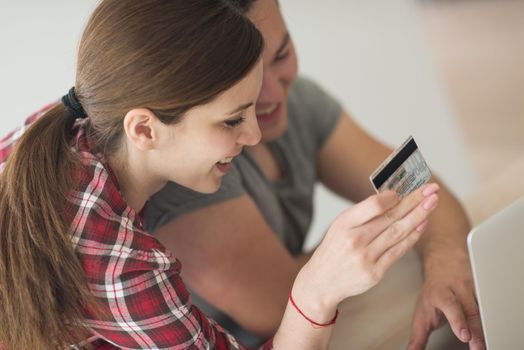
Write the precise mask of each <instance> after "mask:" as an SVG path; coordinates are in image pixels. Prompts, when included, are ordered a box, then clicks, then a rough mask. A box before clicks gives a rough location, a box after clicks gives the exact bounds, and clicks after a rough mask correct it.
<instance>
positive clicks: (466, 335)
mask: <svg viewBox="0 0 524 350" xmlns="http://www.w3.org/2000/svg"><path fill="white" fill-rule="evenodd" d="M460 338H462V340H463V341H464V342H467V341H469V331H468V330H467V329H462V330H461V331H460Z"/></svg>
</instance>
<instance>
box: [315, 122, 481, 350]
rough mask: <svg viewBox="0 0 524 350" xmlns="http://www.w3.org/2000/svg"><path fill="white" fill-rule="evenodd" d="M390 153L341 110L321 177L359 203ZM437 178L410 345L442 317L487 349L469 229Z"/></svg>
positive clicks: (323, 153)
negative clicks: (468, 241) (436, 201)
mask: <svg viewBox="0 0 524 350" xmlns="http://www.w3.org/2000/svg"><path fill="white" fill-rule="evenodd" d="M391 152H392V149H390V148H388V147H386V146H385V145H383V144H381V143H380V142H378V141H377V140H375V139H373V138H372V137H371V136H370V135H369V134H367V133H366V132H365V131H364V130H363V129H361V128H360V127H359V126H358V125H357V124H356V123H355V122H354V121H353V120H351V118H350V117H349V116H348V114H347V113H346V112H342V116H341V118H340V120H339V123H338V125H337V127H336V128H335V130H334V132H333V133H332V135H331V136H330V138H329V139H328V140H327V141H326V143H325V144H324V145H323V147H322V148H321V150H320V152H319V154H318V157H317V170H318V174H319V177H320V179H321V181H322V182H323V183H324V184H325V185H326V186H327V187H328V188H330V189H331V190H333V191H334V192H336V193H338V194H339V195H341V196H343V197H345V198H347V199H349V200H353V201H360V200H362V199H364V198H365V197H367V196H369V195H371V194H372V193H373V189H372V186H371V184H370V183H369V181H368V177H369V174H371V172H372V171H373V170H374V169H375V168H376V167H377V166H378V165H379V164H380V163H381V162H382V161H383V160H384V159H385V158H386V157H387V156H388V155H389V154H390V153H391ZM433 180H434V181H435V182H437V183H439V184H440V187H441V191H440V196H441V197H440V198H441V201H440V205H439V207H438V208H437V209H436V210H435V212H433V213H432V216H431V218H430V220H429V224H428V229H427V232H426V234H425V235H424V237H422V239H421V240H420V241H419V242H418V243H417V250H418V252H419V253H420V255H421V256H422V259H423V263H424V272H425V282H424V286H423V288H422V291H421V296H420V298H419V301H418V304H417V308H416V310H415V315H414V322H413V329H412V337H411V341H410V346H411V349H421V348H423V346H425V344H426V342H427V338H428V336H429V334H430V332H431V331H432V330H433V329H435V328H437V327H439V326H441V325H442V324H443V322H444V321H445V319H444V318H443V317H442V315H444V316H445V317H446V318H447V320H448V321H449V322H450V325H451V327H452V329H453V331H454V333H455V334H456V335H457V337H458V338H459V339H461V340H462V341H469V342H470V345H472V348H474V349H483V348H484V347H483V345H482V344H483V338H482V330H481V324H480V317H479V313H478V306H477V305H476V301H475V294H474V285H473V281H472V273H471V269H470V265H469V259H468V253H467V248H466V235H467V233H468V232H469V228H470V225H469V222H468V219H467V217H466V214H465V212H464V210H463V208H462V206H461V205H460V204H459V202H458V201H457V200H456V199H455V197H453V195H452V194H451V193H450V192H449V191H448V190H447V189H446V187H445V186H444V185H443V184H442V183H441V182H439V181H438V179H435V178H434V179H433ZM464 330H466V331H467V333H469V335H468V334H467V333H464ZM474 344H478V345H474Z"/></svg>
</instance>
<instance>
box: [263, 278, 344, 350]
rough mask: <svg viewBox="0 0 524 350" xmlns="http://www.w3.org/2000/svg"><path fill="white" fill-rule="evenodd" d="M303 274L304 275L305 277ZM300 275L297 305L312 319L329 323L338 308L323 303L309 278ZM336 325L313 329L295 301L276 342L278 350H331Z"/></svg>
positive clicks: (296, 295)
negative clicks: (295, 305)
mask: <svg viewBox="0 0 524 350" xmlns="http://www.w3.org/2000/svg"><path fill="white" fill-rule="evenodd" d="M301 275H302V276H301ZM303 275H304V273H303V272H302V273H299V275H298V276H297V279H296V280H295V283H294V285H293V298H294V300H295V303H296V304H297V305H298V307H299V308H300V309H301V311H302V312H304V313H305V314H306V315H308V316H309V317H312V318H314V319H315V321H318V322H320V323H328V322H329V321H330V320H331V319H332V318H333V316H334V314H335V312H336V305H335V304H333V303H331V304H330V305H327V303H324V302H322V300H321V299H322V298H321V297H319V296H318V295H315V294H318V293H316V290H315V286H314V285H311V284H310V279H309V278H307V277H306V278H304V277H303ZM332 329H333V326H332V325H331V326H325V327H318V326H313V325H312V324H311V323H310V322H309V321H307V320H306V319H305V318H304V317H303V316H302V315H300V313H299V312H298V311H297V310H296V309H295V307H294V306H293V305H292V304H291V302H288V303H287V306H286V310H285V312H284V316H283V318H282V322H281V324H280V327H279V328H278V331H277V333H276V334H275V336H274V339H273V347H274V349H275V350H280V349H301V350H322V349H327V347H328V344H329V339H330V337H331V333H332Z"/></svg>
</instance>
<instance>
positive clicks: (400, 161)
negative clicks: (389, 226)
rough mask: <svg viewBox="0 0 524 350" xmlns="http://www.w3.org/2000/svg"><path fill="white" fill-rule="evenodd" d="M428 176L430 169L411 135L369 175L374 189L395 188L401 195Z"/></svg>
mask: <svg viewBox="0 0 524 350" xmlns="http://www.w3.org/2000/svg"><path fill="white" fill-rule="evenodd" d="M430 178H431V171H430V170H429V167H428V165H427V164H426V161H425V160H424V157H422V153H420V150H419V149H418V146H417V144H416V142H415V140H414V139H413V137H411V136H410V137H408V139H407V140H406V141H404V143H403V144H402V145H400V147H399V148H397V149H396V150H395V151H394V152H393V153H391V154H390V155H389V157H387V158H386V159H385V160H384V161H383V162H382V163H381V164H380V165H379V166H378V168H377V169H376V170H375V171H374V172H373V173H372V174H371V175H370V176H369V180H370V181H371V184H372V185H373V188H374V189H375V191H377V192H383V191H387V190H395V191H396V192H397V193H398V194H399V195H400V196H402V197H404V196H407V195H408V194H410V193H411V192H413V191H415V190H416V189H417V188H419V187H420V186H422V185H424V184H425V183H427V182H428V181H429V179H430Z"/></svg>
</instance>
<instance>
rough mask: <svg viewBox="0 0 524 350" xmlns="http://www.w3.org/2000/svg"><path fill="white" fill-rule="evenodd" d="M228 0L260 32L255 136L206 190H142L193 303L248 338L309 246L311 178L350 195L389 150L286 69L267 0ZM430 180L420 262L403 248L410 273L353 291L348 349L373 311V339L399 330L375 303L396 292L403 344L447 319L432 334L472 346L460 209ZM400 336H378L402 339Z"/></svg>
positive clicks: (364, 187)
mask: <svg viewBox="0 0 524 350" xmlns="http://www.w3.org/2000/svg"><path fill="white" fill-rule="evenodd" d="M232 2H234V3H236V4H237V5H238V6H241V7H242V10H243V11H245V12H246V13H247V15H248V17H249V18H250V19H251V20H252V21H253V22H254V23H255V25H256V26H257V28H258V29H259V30H260V31H261V32H262V34H263V36H264V41H265V43H266V44H265V47H264V52H263V58H264V78H263V84H262V90H261V94H260V96H259V98H258V101H257V105H256V113H257V120H258V123H259V126H260V129H261V133H262V142H261V143H259V144H257V145H255V146H252V147H246V148H245V149H244V151H243V152H242V154H240V155H239V156H238V157H237V158H236V160H235V162H234V164H233V168H232V169H231V171H230V173H229V174H228V175H227V176H226V177H225V178H224V181H223V184H222V187H221V189H220V190H219V191H218V192H217V193H214V194H212V195H203V194H199V193H195V192H193V191H191V190H190V189H187V188H184V187H183V186H179V185H177V184H174V183H169V184H168V185H167V186H166V187H165V188H164V189H163V190H162V191H161V192H159V193H158V194H156V195H155V196H154V197H153V198H152V200H151V201H150V203H149V205H148V207H147V210H146V212H145V213H146V214H145V223H146V226H147V227H148V228H149V229H150V230H151V231H154V232H155V237H157V238H158V239H159V240H160V241H161V242H163V243H164V244H165V245H166V246H168V247H170V248H171V249H172V250H173V251H174V252H175V254H176V255H177V257H178V258H179V259H180V260H181V261H182V262H183V264H184V267H185V278H186V281H187V282H188V285H189V286H190V287H191V289H192V291H193V292H195V293H193V300H194V301H195V303H196V304H197V305H199V306H201V307H202V308H203V309H204V310H206V312H208V313H209V314H211V315H213V316H214V317H215V319H216V320H218V321H219V322H220V323H221V324H222V325H224V326H226V327H227V328H228V329H229V330H231V331H233V332H234V334H235V335H237V336H239V337H242V338H244V337H246V339H247V337H248V335H249V334H252V335H258V336H259V338H258V340H259V339H261V338H262V339H264V337H267V336H269V335H270V334H272V332H274V330H275V329H276V328H277V327H278V324H279V321H280V319H281V317H282V313H283V312H284V310H285V306H286V303H287V296H288V294H289V289H290V288H291V286H292V284H293V280H294V278H295V276H296V274H297V273H298V271H300V269H301V267H302V266H303V265H304V264H305V262H306V261H308V259H309V257H310V256H311V255H310V254H303V253H302V245H303V243H304V240H305V237H306V235H307V232H308V230H309V227H310V223H311V216H312V212H313V190H314V186H315V184H316V183H318V182H321V183H323V184H324V185H326V186H327V187H328V188H330V189H331V190H333V191H334V192H336V193H337V194H339V195H340V196H342V197H345V198H347V199H349V200H351V201H353V202H359V201H361V200H363V199H364V198H366V197H368V196H369V195H371V194H372V188H371V186H370V184H369V181H368V175H369V174H370V173H371V172H372V171H373V170H374V168H375V167H376V166H377V165H378V164H379V163H380V162H381V161H382V160H383V159H384V158H386V156H387V155H388V154H389V153H390V151H391V150H390V149H389V148H387V147H385V146H384V145H383V144H381V143H379V142H378V141H377V140H375V139H374V138H372V137H371V136H370V135H369V134H368V133H367V132H366V131H364V130H362V129H361V128H360V127H359V126H358V125H357V124H356V123H355V122H354V121H353V120H352V119H351V118H350V117H349V115H348V113H347V112H346V111H344V109H343V108H342V106H341V105H340V104H339V103H338V102H337V101H335V100H334V99H333V98H332V97H330V96H329V95H328V94H327V93H326V92H324V91H323V90H322V89H321V88H320V87H319V86H318V85H317V84H315V83H314V82H312V81H310V80H307V79H304V78H302V77H298V78H297V58H296V54H295V50H294V47H293V42H292V40H291V38H290V35H289V32H288V29H287V28H286V25H285V22H284V19H283V17H282V14H281V12H280V9H279V6H278V2H277V1H276V0H256V1H255V0H236V1H232ZM441 188H442V189H441V192H440V197H441V205H440V206H439V208H438V209H437V210H436V212H435V214H434V215H433V216H432V220H431V221H430V225H429V228H428V231H429V233H430V234H429V235H425V237H424V238H423V240H422V241H421V243H420V244H419V245H418V247H417V248H419V249H418V250H419V253H420V255H421V256H422V264H421V263H420V262H419V261H418V259H417V257H416V254H414V253H413V254H410V256H409V259H407V260H405V262H406V264H404V261H403V265H402V270H400V271H401V274H402V276H404V275H403V274H404V273H406V274H411V276H412V277H411V279H409V276H406V278H407V279H408V280H410V281H413V283H411V284H410V285H406V286H404V285H403V286H399V287H396V284H393V287H395V288H393V289H392V288H389V289H387V290H384V289H381V293H379V294H378V295H379V297H378V298H376V297H375V298H371V297H370V298H369V299H366V300H365V301H363V300H362V299H361V302H364V303H365V304H366V305H373V307H367V308H358V312H355V310H352V312H351V314H350V316H349V318H350V319H351V325H350V326H348V327H347V328H348V330H347V333H348V334H349V337H350V338H351V339H353V340H355V342H352V344H356V345H354V348H355V349H359V348H371V347H373V344H376V339H377V335H376V334H377V332H374V331H370V330H369V325H368V324H369V319H371V318H374V319H380V320H381V325H382V326H383V328H382V329H381V330H380V332H379V333H380V334H383V335H384V337H383V339H387V338H388V336H389V338H390V339H395V340H397V339H399V337H398V336H396V335H398V333H399V322H400V321H399V320H398V319H393V318H391V317H388V314H387V313H384V312H383V307H385V305H387V302H384V301H383V299H388V298H395V296H398V298H402V300H408V299H407V298H406V295H410V296H413V298H412V299H413V302H407V303H405V304H404V305H403V310H405V312H404V311H403V315H404V317H405V318H403V319H402V322H400V323H401V324H405V325H406V326H407V327H406V329H405V330H404V329H403V331H402V333H403V334H408V333H409V331H410V327H409V324H410V321H411V318H412V317H413V322H412V329H411V345H412V346H413V348H415V349H421V348H423V347H424V346H425V344H426V342H427V340H428V337H429V335H430V333H431V332H432V330H434V329H436V328H438V327H439V326H441V325H443V324H444V323H445V322H446V321H448V320H449V323H450V325H451V328H452V330H453V331H454V333H455V335H456V337H455V336H453V334H440V335H442V336H443V337H442V338H444V339H442V341H445V342H448V341H454V340H453V338H455V341H454V342H458V341H457V339H459V340H460V341H463V342H469V343H470V346H471V347H472V348H473V349H482V348H483V344H482V330H481V326H480V318H479V313H478V308H477V305H476V301H475V293H474V288H473V280H472V275H471V271H470V268H469V260H468V255H467V250H466V244H465V243H466V239H465V238H466V234H467V232H468V231H469V224H468V220H467V218H466V216H465V214H464V211H463V209H462V207H461V206H460V204H459V203H458V202H457V200H456V199H455V198H454V197H453V196H452V195H451V194H450V193H449V191H447V190H446V189H445V188H444V187H443V186H441ZM230 216H231V218H229V217H230ZM226 217H227V218H228V219H224V218H226ZM195 232H196V233H195ZM413 265H416V266H413ZM211 266H212V268H210V267H211ZM419 268H420V270H422V269H424V279H423V280H422V277H418V274H413V273H412V272H411V271H413V270H416V271H417V272H418V269H419ZM397 271H398V270H397ZM393 278H395V277H393ZM388 287H391V284H390V285H389V286H388ZM376 290H377V289H375V291H376ZM417 294H419V295H420V297H419V301H418V303H417V305H416V307H415V302H416V295H417ZM197 295H198V296H199V297H200V298H198V297H197ZM375 295H377V293H375ZM363 298H364V297H363ZM379 299H380V300H379ZM350 305H351V301H349V303H348V306H350ZM374 305H376V307H374ZM413 309H414V310H415V312H414V314H413V311H412V310H413ZM254 314H256V315H257V316H258V317H256V318H253V317H251V316H252V315H254ZM412 315H414V316H412ZM231 319H232V320H231ZM233 321H234V322H236V323H237V324H238V325H240V327H241V328H243V329H245V330H247V331H249V333H248V332H244V331H242V329H240V328H239V327H238V326H236V325H235V324H234V323H233ZM388 325H389V328H387V327H388ZM256 341H257V339H255V342H254V343H256ZM406 341H407V339H400V342H401V343H399V342H398V340H397V342H396V343H394V344H390V343H388V344H390V347H392V348H393V347H401V346H403V345H404V344H405V342H406ZM348 346H349V345H348Z"/></svg>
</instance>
